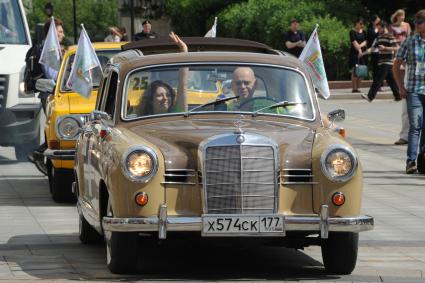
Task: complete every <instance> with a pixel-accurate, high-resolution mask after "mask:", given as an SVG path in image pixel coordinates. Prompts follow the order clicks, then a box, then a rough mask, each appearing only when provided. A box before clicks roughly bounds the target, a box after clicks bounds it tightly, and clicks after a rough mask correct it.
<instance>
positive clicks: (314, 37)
mask: <svg viewBox="0 0 425 283" xmlns="http://www.w3.org/2000/svg"><path fill="white" fill-rule="evenodd" d="M318 27H319V25H316V28H315V29H314V31H313V33H312V34H311V36H310V38H309V39H308V41H307V44H306V46H305V47H304V49H303V51H302V53H301V55H300V57H299V59H300V60H301V61H303V62H304V64H305V65H306V67H307V69H308V71H309V72H310V75H311V78H312V79H313V83H314V85H315V87H317V88H318V89H319V92H320V94H321V95H322V96H323V98H325V99H328V98H329V96H330V95H331V94H330V92H329V85H328V79H327V78H326V71H325V64H324V63H323V57H322V51H321V49H320V42H319V35H318V34H317V28H318Z"/></svg>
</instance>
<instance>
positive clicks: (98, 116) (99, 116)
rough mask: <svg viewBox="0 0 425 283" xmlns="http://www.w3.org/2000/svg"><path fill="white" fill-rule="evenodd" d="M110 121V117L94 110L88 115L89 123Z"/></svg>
mask: <svg viewBox="0 0 425 283" xmlns="http://www.w3.org/2000/svg"><path fill="white" fill-rule="evenodd" d="M99 120H111V116H110V115H109V114H108V113H106V112H103V111H98V110H94V111H93V112H91V113H90V121H91V122H93V121H99Z"/></svg>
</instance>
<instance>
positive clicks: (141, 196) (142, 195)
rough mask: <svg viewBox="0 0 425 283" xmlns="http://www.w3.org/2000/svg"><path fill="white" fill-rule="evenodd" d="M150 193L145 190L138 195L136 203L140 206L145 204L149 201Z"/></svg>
mask: <svg viewBox="0 0 425 283" xmlns="http://www.w3.org/2000/svg"><path fill="white" fill-rule="evenodd" d="M148 199H149V198H148V194H147V193H145V192H142V193H138V194H137V195H136V203H137V205H140V206H145V205H146V204H147V203H148Z"/></svg>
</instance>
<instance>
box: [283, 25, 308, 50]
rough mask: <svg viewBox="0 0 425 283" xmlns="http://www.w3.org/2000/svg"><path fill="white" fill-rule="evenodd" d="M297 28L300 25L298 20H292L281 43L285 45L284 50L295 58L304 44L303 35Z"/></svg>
mask: <svg viewBox="0 0 425 283" xmlns="http://www.w3.org/2000/svg"><path fill="white" fill-rule="evenodd" d="M299 28H300V23H299V22H298V20H297V19H292V20H291V27H290V29H289V30H288V31H287V32H285V33H284V34H283V42H284V43H285V47H286V50H287V51H288V52H289V53H291V54H293V55H294V56H295V57H299V56H300V55H301V52H302V51H303V48H304V47H305V44H306V41H305V35H304V33H303V32H302V31H300V30H299Z"/></svg>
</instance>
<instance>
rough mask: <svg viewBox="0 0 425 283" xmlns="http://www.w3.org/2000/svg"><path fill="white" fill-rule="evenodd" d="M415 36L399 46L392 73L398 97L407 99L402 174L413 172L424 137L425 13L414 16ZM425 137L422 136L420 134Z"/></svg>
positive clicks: (424, 11)
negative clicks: (406, 123) (405, 139)
mask: <svg viewBox="0 0 425 283" xmlns="http://www.w3.org/2000/svg"><path fill="white" fill-rule="evenodd" d="M415 27H416V33H415V34H414V35H412V36H410V37H409V38H407V39H406V40H405V41H403V43H402V44H401V46H400V48H399V50H398V52H397V55H396V60H395V61H394V66H393V71H394V77H395V79H396V82H397V85H398V87H399V90H400V96H401V97H402V98H406V99H407V113H408V116H409V138H408V145H407V161H406V173H407V174H413V173H415V172H416V170H417V168H416V158H417V155H418V147H419V148H422V147H423V146H424V139H425V137H424V136H425V134H424V135H422V138H421V131H424V128H425V125H424V123H423V118H424V112H425V9H423V10H420V11H419V12H417V13H416V15H415ZM403 62H406V66H407V81H406V83H407V84H406V86H405V85H404V82H403V73H402V71H401V70H400V66H401V65H402V63H403ZM424 133H425V132H424Z"/></svg>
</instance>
